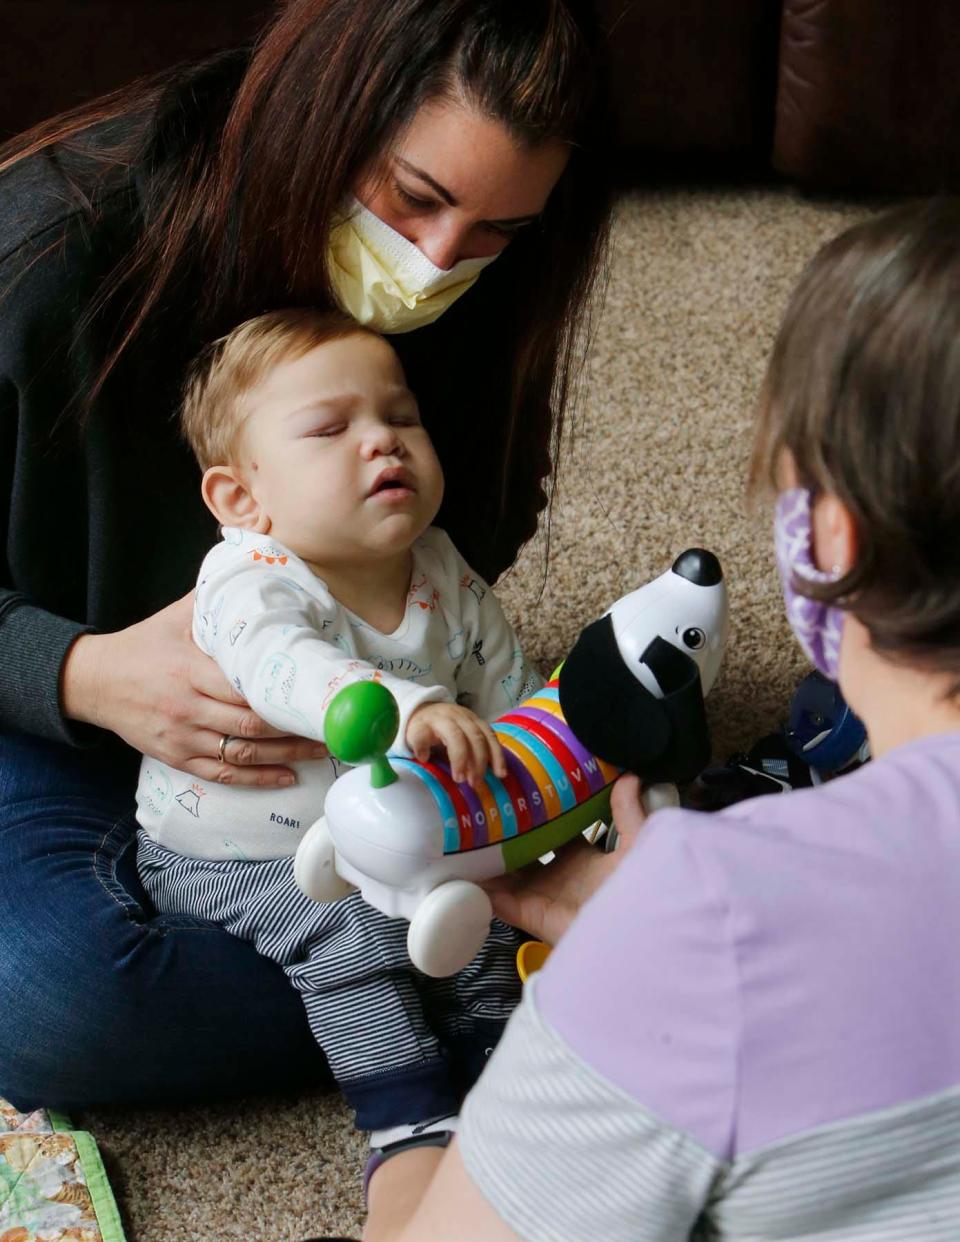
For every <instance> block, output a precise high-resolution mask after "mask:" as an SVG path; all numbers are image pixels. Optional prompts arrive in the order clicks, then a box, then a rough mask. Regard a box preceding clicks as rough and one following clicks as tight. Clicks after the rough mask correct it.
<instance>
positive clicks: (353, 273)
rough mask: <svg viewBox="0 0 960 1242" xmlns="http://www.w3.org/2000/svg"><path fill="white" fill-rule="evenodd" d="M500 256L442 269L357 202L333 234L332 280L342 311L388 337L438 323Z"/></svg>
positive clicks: (464, 260)
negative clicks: (485, 269)
mask: <svg viewBox="0 0 960 1242" xmlns="http://www.w3.org/2000/svg"><path fill="white" fill-rule="evenodd" d="M496 257H497V256H496V255H495V254H492V255H487V256H486V257H485V258H482V259H461V260H460V262H459V263H455V264H454V266H453V267H451V268H449V269H447V270H444V268H442V267H436V266H435V265H434V264H433V263H431V262H430V260H429V259H428V258H427V256H426V255H425V254H424V253H423V252H422V251H420V250H418V249H417V247H416V246H415V245H414V244H413V242H410V241H408V240H407V239H406V238H405V237H404V236H403V235H402V234H400V233H398V232H396V231H395V230H394V229H392V228H391V227H390V226H389V224H385V223H384V222H383V221H382V220H381V219H380V217H379V216H375V215H374V214H373V212H372V211H370V210H369V209H368V208H366V207H364V206H363V204H362V203H359V202H357V201H356V200H354V201H353V202H351V203H350V205H349V207H348V209H347V215H346V216H345V217H344V219H343V220H341V221H340V222H339V223H338V224H336V225H334V228H333V230H332V231H331V234H330V253H329V267H330V278H331V280H332V281H333V288H334V291H335V293H336V295H337V300H338V301H339V303H340V305H341V307H342V308H343V309H344V310H345V311H346V312H347V314H348V315H352V316H353V318H354V319H356V321H357V322H358V323H361V324H364V325H366V326H368V327H371V328H373V329H375V330H376V331H377V332H385V333H388V334H389V333H394V334H396V333H400V332H411V331H412V330H413V329H414V328H422V327H423V326H424V325H425V324H428V323H433V321H434V320H435V319H438V318H439V317H440V316H441V315H442V314H443V312H444V311H445V310H447V308H448V307H450V306H452V305H453V303H454V302H455V301H456V300H457V298H459V297H460V296H461V295H462V294H464V293H466V291H467V290H468V289H469V288H470V286H471V285H472V284H473V282H474V281H475V280H476V279H477V277H478V276H479V275H480V273H481V272H482V271H483V269H484V268H485V267H487V265H488V264H490V263H492V262H493V260H494V259H495V258H496Z"/></svg>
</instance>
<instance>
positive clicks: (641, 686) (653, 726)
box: [295, 548, 727, 976]
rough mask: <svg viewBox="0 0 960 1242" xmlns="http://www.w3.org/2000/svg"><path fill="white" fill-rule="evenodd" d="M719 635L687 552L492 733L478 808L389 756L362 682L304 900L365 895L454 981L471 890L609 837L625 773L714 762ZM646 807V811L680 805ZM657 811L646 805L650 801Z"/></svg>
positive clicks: (474, 910)
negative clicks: (599, 829)
mask: <svg viewBox="0 0 960 1242" xmlns="http://www.w3.org/2000/svg"><path fill="white" fill-rule="evenodd" d="M726 631H727V594H726V585H725V583H724V580H723V574H722V571H721V568H720V563H719V561H718V560H717V558H716V557H715V556H714V555H713V553H711V552H706V551H704V550H702V549H699V548H691V549H689V550H688V551H686V552H684V553H682V555H681V556H679V557H678V558H677V560H676V561H675V562H674V564H673V566H672V567H671V568H670V569H669V570H668V571H667V572H666V573H664V574H662V575H661V576H660V577H659V578H656V579H654V580H653V581H652V582H650V583H647V585H645V586H643V587H640V588H639V590H636V591H633V592H631V593H630V594H629V595H625V596H624V597H623V598H622V599H620V600H618V601H617V603H615V604H614V605H613V607H612V608H610V609H609V611H608V612H606V613H605V614H604V615H603V616H602V617H601V618H600V619H599V620H598V621H595V622H594V623H593V624H592V625H589V626H587V628H586V629H585V630H584V631H583V632H582V634H581V635H580V638H579V639H578V640H577V643H576V645H575V646H574V648H573V650H572V651H571V653H570V655H569V656H568V657H567V659H566V660H565V661H564V663H563V664H562V665H561V667H560V669H559V670H558V674H559V675H554V677H553V678H552V679H551V680H550V682H549V683H548V684H547V685H546V686H545V687H544V689H542V690H538V691H537V692H536V693H534V694H532V695H530V696H529V697H528V698H527V699H525V700H524V701H523V702H522V703H521V704H519V706H517V707H516V708H514V709H513V710H512V711H511V712H508V713H507V714H506V715H504V716H501V717H500V718H498V719H497V720H496V721H494V722H493V729H494V732H495V733H496V734H497V736H498V738H499V740H500V743H501V745H502V747H503V750H504V754H505V757H506V761H507V766H508V769H509V775H508V776H507V777H506V779H504V780H499V779H498V778H497V777H496V776H494V774H493V773H492V772H489V771H488V772H487V774H486V777H485V782H484V788H483V789H482V790H481V791H480V792H479V793H478V792H477V791H476V790H474V789H473V788H472V787H471V786H470V785H468V784H465V783H461V784H458V783H456V782H455V781H454V780H453V778H452V776H451V775H450V769H449V767H448V766H447V765H446V764H445V763H444V762H442V761H440V760H436V761H432V762H428V763H419V762H417V761H416V760H413V759H407V758H403V757H401V756H398V755H391V756H390V758H389V760H388V759H387V758H385V756H384V752H385V751H386V750H387V748H388V747H389V745H390V744H391V742H392V741H393V737H394V734H395V732H396V728H397V720H398V713H397V709H396V704H395V702H394V700H393V697H392V695H390V693H389V691H388V690H386V688H385V687H383V686H381V685H379V684H377V683H375V682H371V681H364V682H356V683H354V684H353V685H350V686H347V687H345V688H344V689H343V690H341V691H340V693H339V694H338V695H337V696H336V698H335V699H334V701H333V702H332V703H331V705H330V707H329V709H328V712H327V717H326V725H325V735H326V739H327V744H328V746H329V747H330V750H331V752H332V753H333V754H335V755H336V757H337V758H339V759H341V760H343V761H344V762H346V763H359V762H364V761H367V762H370V763H372V769H370V770H369V771H365V770H363V769H355V770H354V771H352V772H348V773H346V774H345V775H344V776H342V777H341V778H340V779H339V780H338V781H337V782H336V783H335V784H334V785H333V787H332V788H331V789H330V791H329V793H328V794H327V797H326V805H325V807H324V815H323V817H322V818H321V819H319V820H317V822H316V823H315V824H313V826H312V827H311V828H310V829H309V830H308V831H307V833H306V834H305V835H304V837H303V840H302V841H301V843H300V846H299V849H298V850H297V855H296V861H295V876H296V880H297V883H298V885H299V886H300V888H301V889H302V890H303V891H304V893H306V894H307V895H308V896H309V897H312V898H313V899H314V900H316V901H331V900H334V899H335V898H337V897H341V896H344V895H345V894H346V893H347V892H350V891H352V890H353V888H359V889H360V891H361V893H362V894H363V897H364V898H365V900H367V901H368V902H370V904H371V905H373V906H376V907H377V909H379V910H382V911H383V913H384V914H387V915H390V916H394V917H396V916H401V917H403V918H407V919H409V920H410V929H409V933H408V937H407V947H408V950H409V953H410V959H411V961H412V962H413V964H414V965H415V966H417V967H418V968H419V969H420V970H422V971H423V972H424V973H425V974H428V975H433V976H443V975H448V974H453V973H455V972H456V971H457V970H460V969H461V968H462V967H463V966H465V965H467V963H469V962H470V961H471V960H472V959H473V957H474V956H475V955H476V953H477V952H478V951H479V949H480V947H481V945H482V944H483V941H484V939H485V938H486V936H487V933H488V931H489V927H490V919H491V917H492V910H491V905H490V899H489V897H488V896H487V894H486V893H485V892H484V891H483V889H482V888H480V887H479V885H478V881H482V880H486V879H490V878H491V877H492V876H495V875H502V874H503V873H504V872H506V871H513V870H515V869H516V868H517V867H522V866H524V865H525V864H527V863H531V862H533V861H535V860H536V859H538V858H541V857H542V856H543V855H545V854H547V853H548V852H549V851H551V850H553V849H555V848H556V847H557V846H560V845H562V844H564V843H565V842H566V841H569V840H571V839H572V838H573V837H575V836H576V835H577V834H578V833H581V832H583V831H584V829H586V828H588V827H589V826H590V825H591V824H593V823H595V822H596V821H598V820H607V821H609V815H610V792H611V787H612V784H613V782H614V781H615V780H616V778H617V777H618V776H619V775H620V774H621V773H622V772H623V771H625V770H629V771H633V772H637V773H638V774H640V775H641V776H643V778H644V780H645V782H647V784H648V786H649V785H650V784H651V783H654V784H656V783H660V782H675V781H678V780H689V779H691V778H692V777H693V776H694V775H696V773H697V772H698V771H699V770H700V768H701V767H703V765H704V764H705V763H706V762H707V761H708V759H709V755H710V746H709V737H708V732H707V723H706V715H705V712H704V706H703V696H704V694H706V693H707V691H709V689H710V687H711V686H712V685H713V682H714V679H715V678H716V675H717V672H718V670H719V667H720V661H721V659H722V656H723V648H724V643H725V640H726ZM668 788H669V789H670V792H672V794H673V798H672V799H671V798H670V796H669V794H666V795H664V791H663V788H662V786H660V785H657V787H656V788H655V789H653V790H652V789H649V788H648V791H647V803H648V807H649V808H650V809H654V807H655V806H656V805H657V804H664V803H665V802H667V801H670V800H673V801H676V790H675V789H672V787H668ZM651 795H652V797H651Z"/></svg>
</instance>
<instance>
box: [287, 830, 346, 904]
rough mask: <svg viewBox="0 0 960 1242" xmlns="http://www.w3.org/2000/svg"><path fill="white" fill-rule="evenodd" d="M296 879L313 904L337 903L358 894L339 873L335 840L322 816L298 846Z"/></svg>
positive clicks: (295, 861)
mask: <svg viewBox="0 0 960 1242" xmlns="http://www.w3.org/2000/svg"><path fill="white" fill-rule="evenodd" d="M293 878H294V879H295V880H296V882H297V887H298V888H299V889H300V890H301V892H303V893H305V894H306V896H307V897H309V898H310V899H311V901H337V900H338V899H339V898H340V897H346V895H347V894H348V893H352V892H353V891H354V885H353V884H350V883H348V882H347V881H346V880H344V879H343V878H342V877H341V876H340V875H338V874H337V868H336V850H335V849H334V846H333V838H332V837H331V836H330V831H329V829H328V828H327V821H326V820H325V819H324V818H323V817H322V816H321V818H320V819H318V820H317V821H316V823H315V824H312V825H311V827H309V828H308V829H307V831H306V832H305V833H304V835H303V839H302V840H301V842H300V844H299V846H297V853H296V857H295V858H294V860H293Z"/></svg>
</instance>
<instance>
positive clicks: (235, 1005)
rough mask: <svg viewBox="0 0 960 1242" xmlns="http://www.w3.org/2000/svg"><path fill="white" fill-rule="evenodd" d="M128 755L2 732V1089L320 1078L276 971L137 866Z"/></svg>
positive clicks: (22, 1098) (25, 1098) (92, 1094)
mask: <svg viewBox="0 0 960 1242" xmlns="http://www.w3.org/2000/svg"><path fill="white" fill-rule="evenodd" d="M134 780H135V770H133V771H131V769H130V767H129V765H123V764H120V763H118V762H117V760H116V759H109V758H106V757H105V756H103V755H100V754H96V753H94V752H89V751H77V750H73V749H71V748H69V747H65V746H61V745H59V744H57V743H53V742H47V741H43V740H41V739H38V738H33V737H26V736H24V735H15V734H0V1096H3V1097H5V1098H6V1099H8V1100H10V1101H11V1102H12V1103H13V1104H15V1105H16V1106H17V1107H18V1108H21V1109H27V1108H31V1107H35V1106H38V1105H46V1106H47V1107H51V1108H58V1109H67V1110H69V1109H76V1108H83V1107H86V1106H89V1105H93V1104H105V1103H113V1102H123V1103H130V1102H133V1101H138V1100H154V1101H170V1100H176V1099H199V1098H203V1097H210V1096H215V1095H224V1094H231V1093H233V1094H236V1093H240V1092H248V1093H249V1092H253V1091H269V1090H274V1089H285V1088H290V1087H293V1086H297V1085H305V1084H312V1085H316V1084H317V1083H324V1082H328V1081H329V1072H328V1070H327V1068H326V1062H325V1061H324V1059H323V1056H322V1054H321V1052H320V1050H319V1048H318V1047H317V1044H316V1042H315V1041H314V1039H313V1037H312V1035H311V1034H310V1028H309V1026H308V1024H307V1020H306V1016H305V1014H304V1009H303V1004H302V1002H301V1000H300V998H299V996H297V994H296V993H295V992H294V990H293V989H292V988H291V987H290V984H289V983H288V981H287V979H286V977H285V975H284V973H283V971H282V970H281V968H280V967H279V966H277V965H275V964H274V963H273V962H270V961H268V960H267V959H266V958H263V957H260V955H259V954H258V953H257V952H256V950H255V949H254V948H253V946H252V945H250V944H246V943H244V942H243V941H241V940H238V939H237V938H236V937H235V936H231V935H230V934H229V932H226V931H223V930H221V929H220V928H218V927H214V926H213V925H212V924H211V923H208V922H206V921H205V920H203V919H197V918H186V917H180V916H166V917H158V916H156V915H155V913H154V912H153V911H152V910H151V908H150V906H149V903H148V901H147V898H146V896H145V894H144V892H143V890H142V888H141V887H140V884H139V881H138V880H137V876H136V868H135V851H134V846H135V823H134V819H133V807H132V792H133V789H134Z"/></svg>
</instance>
